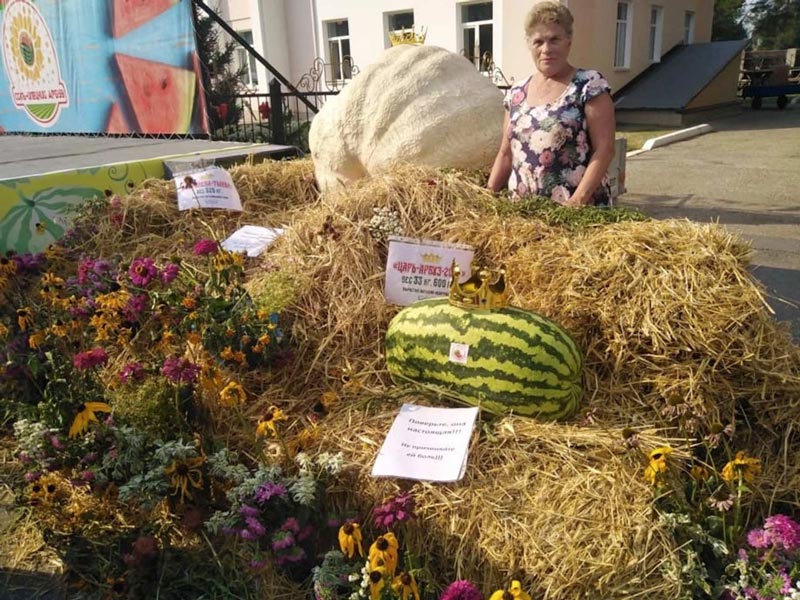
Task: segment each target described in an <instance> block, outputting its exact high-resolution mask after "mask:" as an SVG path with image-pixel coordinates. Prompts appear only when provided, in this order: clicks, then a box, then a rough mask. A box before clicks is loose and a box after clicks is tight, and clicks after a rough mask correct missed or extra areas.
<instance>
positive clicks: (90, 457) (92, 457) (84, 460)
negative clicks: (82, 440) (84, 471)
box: [81, 452, 97, 465]
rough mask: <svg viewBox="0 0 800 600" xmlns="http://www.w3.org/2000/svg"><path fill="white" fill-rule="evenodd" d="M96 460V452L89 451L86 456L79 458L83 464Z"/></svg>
mask: <svg viewBox="0 0 800 600" xmlns="http://www.w3.org/2000/svg"><path fill="white" fill-rule="evenodd" d="M96 460H97V452H89V454H87V455H86V456H84V457H83V458H82V459H81V463H83V464H84V465H90V464H92V463H93V462H95V461H96Z"/></svg>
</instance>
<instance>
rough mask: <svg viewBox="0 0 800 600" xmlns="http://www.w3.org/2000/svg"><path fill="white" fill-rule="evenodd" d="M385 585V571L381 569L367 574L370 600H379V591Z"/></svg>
mask: <svg viewBox="0 0 800 600" xmlns="http://www.w3.org/2000/svg"><path fill="white" fill-rule="evenodd" d="M385 585H386V569H385V568H383V567H380V568H377V569H372V570H371V571H370V573H369V597H370V600H380V597H381V590H383V588H384V586H385Z"/></svg>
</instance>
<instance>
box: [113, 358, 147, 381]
mask: <svg viewBox="0 0 800 600" xmlns="http://www.w3.org/2000/svg"><path fill="white" fill-rule="evenodd" d="M144 375H145V373H144V367H142V365H140V364H139V363H138V362H130V363H128V364H127V365H125V366H124V367H122V369H121V370H120V372H119V380H120V381H121V382H122V383H128V382H129V381H142V380H143V379H144Z"/></svg>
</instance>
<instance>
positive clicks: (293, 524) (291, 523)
mask: <svg viewBox="0 0 800 600" xmlns="http://www.w3.org/2000/svg"><path fill="white" fill-rule="evenodd" d="M281 531H291V532H292V533H300V523H298V522H297V519H295V518H294V517H289V518H288V519H286V520H285V521H284V522H283V525H281Z"/></svg>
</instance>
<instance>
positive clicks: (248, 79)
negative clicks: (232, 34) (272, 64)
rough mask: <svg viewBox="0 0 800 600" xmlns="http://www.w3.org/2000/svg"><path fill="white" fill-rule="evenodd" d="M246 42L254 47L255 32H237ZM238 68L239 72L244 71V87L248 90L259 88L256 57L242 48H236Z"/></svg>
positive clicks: (248, 30)
mask: <svg viewBox="0 0 800 600" xmlns="http://www.w3.org/2000/svg"><path fill="white" fill-rule="evenodd" d="M236 33H238V34H239V35H240V36H241V37H242V38H244V41H246V42H247V43H248V44H250V45H251V46H253V32H252V30H250V29H245V30H242V31H237V32H236ZM236 66H237V70H241V69H242V67H245V69H244V82H243V83H244V85H245V86H246V87H248V88H257V87H258V66H257V65H256V59H255V57H253V56H251V55H250V53H249V52H248V51H247V50H246V49H245V48H243V47H242V46H236Z"/></svg>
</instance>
